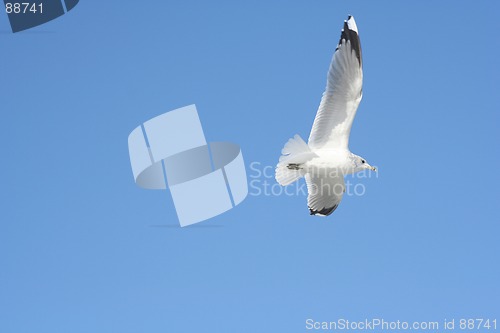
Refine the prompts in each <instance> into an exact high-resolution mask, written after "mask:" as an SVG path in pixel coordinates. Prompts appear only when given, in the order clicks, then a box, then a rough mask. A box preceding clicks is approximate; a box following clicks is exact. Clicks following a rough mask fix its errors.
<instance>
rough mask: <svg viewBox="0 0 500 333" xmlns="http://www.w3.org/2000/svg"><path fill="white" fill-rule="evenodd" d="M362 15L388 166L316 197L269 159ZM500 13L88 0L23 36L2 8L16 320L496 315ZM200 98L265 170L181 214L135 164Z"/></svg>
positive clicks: (12, 320) (62, 325)
mask: <svg viewBox="0 0 500 333" xmlns="http://www.w3.org/2000/svg"><path fill="white" fill-rule="evenodd" d="M348 14H352V15H354V17H355V18H356V22H357V25H358V28H359V31H360V36H361V42H362V48H363V56H364V77H365V80H364V98H363V101H362V102H361V105H360V109H359V110H358V114H357V117H356V119H355V122H354V126H353V130H352V133H351V134H352V137H351V141H350V148H351V150H352V151H353V152H355V153H357V154H359V155H361V156H363V157H365V158H366V159H367V160H368V161H369V162H370V164H373V165H376V166H377V167H378V168H379V173H378V176H375V175H372V177H371V178H364V179H360V178H356V177H354V178H352V179H350V181H351V182H352V183H353V184H359V186H361V187H362V189H363V191H364V193H363V195H356V194H354V195H351V196H345V197H344V199H343V201H342V204H341V205H340V207H339V208H338V209H337V211H336V212H335V213H333V214H332V215H331V216H330V217H328V218H319V217H311V216H309V214H308V213H309V212H308V209H307V205H306V197H305V195H303V194H300V193H299V194H298V195H295V194H294V191H292V194H293V195H287V194H285V193H283V192H282V190H280V188H278V187H277V185H275V182H274V179H273V177H272V169H271V167H272V166H274V165H275V163H276V162H277V159H278V157H279V154H280V150H281V148H282V146H283V144H284V143H285V142H286V140H287V139H288V138H289V137H291V136H293V135H294V134H295V133H298V134H300V135H301V136H302V137H304V138H307V137H308V135H309V130H310V128H311V125H312V122H313V119H314V115H315V113H316V108H317V106H318V105H319V100H320V97H321V94H322V92H323V89H324V86H325V82H326V81H325V80H326V71H327V68H328V65H329V62H330V59H331V55H332V52H333V51H334V49H335V46H336V43H337V41H338V38H339V35H340V29H341V28H342V23H343V20H344V19H346V18H347V15H348ZM499 14H500V3H498V2H496V1H439V2H438V1H418V2H417V1H413V2H409V1H383V2H379V1H326V0H317V1H258V2H252V1H247V2H241V1H239V2H235V1H220V2H216V3H214V2H207V1H197V2H195V1H176V2H173V1H139V2H135V1H93V0H87V1H85V0H82V1H81V2H80V4H79V5H78V6H77V7H75V8H74V9H73V10H72V11H71V12H69V13H68V14H66V15H64V16H62V17H60V18H58V19H56V20H54V21H52V22H49V23H47V24H45V25H43V26H40V27H37V28H34V29H32V30H28V31H26V32H21V33H17V34H12V33H11V32H10V27H9V24H8V20H7V16H6V15H3V14H0V40H1V45H2V46H1V48H2V52H1V57H0V59H1V61H0V85H1V89H0V100H1V115H2V124H3V130H2V131H0V138H1V140H0V142H1V143H0V148H1V151H2V152H3V156H2V163H1V166H0V168H1V174H2V186H1V190H0V191H1V194H2V195H1V196H2V199H1V219H0V220H1V222H0V332H6V333H18V332H19V333H21V332H29V333H33V332H36V333H42V332H47V333H49V332H50V333H55V332H64V333H67V332H72V333H77V332H85V333H88V332H93V333H97V332H120V333H128V332H155V333H156V332H158V333H160V332H161V333H166V332H169V333H170V332H217V333H222V332H231V333H234V332H252V333H256V332H259V333H261V332H262V333H266V332H272V333H276V332H306V331H307V330H306V320H307V319H313V320H318V321H325V320H326V321H334V320H337V319H342V318H344V319H348V320H364V319H365V318H374V317H377V318H383V319H385V320H401V321H403V320H406V321H409V322H411V321H417V320H427V321H440V322H442V321H443V320H444V319H453V318H455V319H457V320H458V319H460V318H485V319H487V318H490V319H494V318H497V320H499V321H500V312H499V310H498V309H500V301H499V299H500V287H499V283H498V281H500V269H499V264H498V263H499V254H500V251H499V250H500V245H499V244H500V242H499V234H500V226H499V223H500V214H499V210H498V205H499V195H498V187H499V186H500V177H499V171H498V168H499V165H500V158H499V154H498V153H499V149H498V146H499V142H500V141H499V139H500V134H499V129H498V126H499V124H500V117H499V109H500V97H499V91H498V89H499V83H498V76H499V74H500V67H499V65H500V60H499V59H500V55H499V53H500V52H499V51H500V39H499V38H498V32H499V31H500V20H498V17H499ZM193 103H194V104H196V105H197V107H198V111H199V114H200V118H201V121H202V123H203V127H204V131H205V135H206V137H207V139H208V140H209V141H230V142H235V143H238V144H239V145H240V146H241V147H242V151H243V156H244V159H245V163H246V166H247V171H248V176H249V181H252V180H253V181H254V182H253V183H252V184H253V185H254V187H251V188H250V195H249V196H248V197H247V199H246V200H245V201H244V202H243V203H242V204H241V205H239V206H237V207H236V208H235V209H233V210H231V211H229V212H227V213H226V214H223V215H221V216H218V217H215V218H213V219H211V220H210V221H207V222H204V223H202V224H199V225H198V226H193V227H188V228H179V227H176V225H178V222H177V217H176V214H175V210H174V206H173V203H172V200H171V196H170V194H169V193H168V192H166V191H147V190H142V189H140V188H138V187H137V186H136V185H135V184H134V181H133V177H132V171H131V168H130V163H129V157H128V148H127V137H128V134H129V133H130V132H131V131H132V130H133V129H134V128H135V127H136V126H138V125H139V124H141V123H142V122H144V121H146V120H148V119H150V118H152V117H154V116H157V115H159V114H162V113H164V112H167V111H169V110H172V109H175V108H178V107H182V106H185V105H189V104H193ZM252 163H253V164H252ZM251 165H253V167H251ZM264 170H266V171H267V176H269V177H266V176H265V175H261V176H260V177H259V172H260V171H264ZM265 182H267V184H268V185H265V184H266V183H265ZM302 184H303V183H302ZM358 188H359V187H358ZM259 189H260V190H262V191H261V193H260V195H257V194H258V193H257V192H259V191H258V190H259ZM265 189H267V190H270V191H271V193H269V192H267V195H266V192H265V191H264V190H265ZM273 189H274V194H273V192H272V190H273ZM499 324H500V322H499ZM497 329H500V328H497ZM490 332H491V331H490Z"/></svg>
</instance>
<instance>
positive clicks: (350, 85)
mask: <svg viewBox="0 0 500 333" xmlns="http://www.w3.org/2000/svg"><path fill="white" fill-rule="evenodd" d="M362 86H363V61H362V56H361V44H360V41H359V36H358V28H357V27H356V22H355V21H354V17H352V16H349V18H348V19H347V21H345V22H344V29H343V30H342V33H341V35H340V41H339V44H338V46H337V49H336V50H335V53H334V54H333V58H332V62H331V64H330V69H329V71H328V78H327V83H326V90H325V92H324V93H323V97H322V98H321V104H320V105H319V108H318V112H317V113H316V118H315V119H314V124H313V127H312V130H311V134H310V136H309V147H311V148H313V149H321V148H332V149H335V148H346V149H347V148H348V144H349V133H350V132H351V126H352V121H353V120H354V116H355V115H356V110H357V109H358V105H359V102H360V101H361V96H362Z"/></svg>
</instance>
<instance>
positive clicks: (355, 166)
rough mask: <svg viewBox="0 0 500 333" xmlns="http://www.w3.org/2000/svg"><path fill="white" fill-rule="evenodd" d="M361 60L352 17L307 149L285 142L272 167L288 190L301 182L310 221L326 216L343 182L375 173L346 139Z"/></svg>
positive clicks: (339, 197)
mask: <svg viewBox="0 0 500 333" xmlns="http://www.w3.org/2000/svg"><path fill="white" fill-rule="evenodd" d="M362 86H363V59H362V56H361V44H360V41H359V34H358V28H357V26H356V21H354V17H353V16H349V17H348V18H347V20H345V21H344V28H343V29H342V33H341V34H340V41H339V43H338V45H337V48H336V49H335V52H334V54H333V58H332V61H331V64H330V68H329V70H328V75H327V82H326V89H325V92H324V93H323V97H322V98H321V103H320V105H319V108H318V111H317V113H316V118H315V119H314V124H313V127H312V129H311V134H310V135H309V141H308V143H305V142H304V140H302V138H301V137H300V136H299V135H295V136H294V137H293V138H291V139H290V140H288V142H287V143H286V144H285V146H284V147H283V149H282V151H281V156H280V158H279V162H278V165H277V166H276V175H275V176H276V181H277V182H278V183H279V184H280V185H282V186H286V185H289V184H291V183H293V182H295V181H297V180H299V179H300V178H302V177H305V179H306V184H307V191H308V197H307V205H308V207H309V212H310V214H311V215H318V216H328V215H330V214H331V213H333V212H334V211H335V209H337V207H338V206H339V204H340V201H341V200H342V196H343V194H344V192H345V182H344V176H345V175H349V174H354V173H357V172H360V171H363V170H367V169H368V170H373V171H377V169H376V168H375V167H373V166H371V165H370V164H368V163H367V162H366V160H365V159H364V158H362V157H360V156H358V155H355V154H353V153H351V151H350V150H349V134H350V132H351V127H352V122H353V120H354V116H355V115H356V111H357V109H358V105H359V102H360V101H361V97H362V95H363V90H362Z"/></svg>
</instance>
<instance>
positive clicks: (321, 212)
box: [309, 205, 339, 216]
mask: <svg viewBox="0 0 500 333" xmlns="http://www.w3.org/2000/svg"><path fill="white" fill-rule="evenodd" d="M338 206H339V205H335V206H333V207H326V208H323V209H320V210H314V209H311V207H309V213H310V214H311V215H322V216H328V215H330V214H331V213H333V212H334V211H335V209H337V207H338Z"/></svg>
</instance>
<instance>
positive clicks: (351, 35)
mask: <svg viewBox="0 0 500 333" xmlns="http://www.w3.org/2000/svg"><path fill="white" fill-rule="evenodd" d="M351 19H354V18H353V17H352V15H348V17H347V20H345V21H344V28H343V29H342V32H341V34H340V40H339V44H338V46H337V48H336V49H335V51H336V50H338V49H339V48H340V46H341V45H342V40H345V41H346V43H347V41H350V43H351V47H352V49H353V50H354V52H356V58H358V61H359V65H360V66H361V64H362V56H361V42H360V41H359V36H358V31H357V27H356V23H355V22H354V21H353V22H352V23H349V22H348V21H349V20H351ZM349 25H351V26H352V29H350V28H349Z"/></svg>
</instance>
